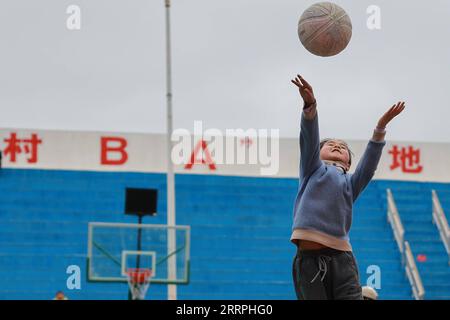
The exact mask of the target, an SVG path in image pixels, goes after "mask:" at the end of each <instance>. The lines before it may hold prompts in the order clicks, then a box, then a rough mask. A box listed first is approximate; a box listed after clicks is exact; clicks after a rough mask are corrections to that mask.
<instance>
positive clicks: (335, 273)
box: [291, 75, 405, 300]
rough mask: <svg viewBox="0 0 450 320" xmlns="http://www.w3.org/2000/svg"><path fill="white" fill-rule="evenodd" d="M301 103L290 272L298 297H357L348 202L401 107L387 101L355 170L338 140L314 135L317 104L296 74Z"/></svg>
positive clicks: (366, 176)
mask: <svg viewBox="0 0 450 320" xmlns="http://www.w3.org/2000/svg"><path fill="white" fill-rule="evenodd" d="M292 82H293V83H294V84H295V85H296V86H297V87H298V88H299V92H300V95H301V97H302V98H303V102H304V106H303V112H302V119H301V131H300V186H299V191H298V193H297V197H296V199H295V205H294V223H293V228H292V229H293V232H292V236H291V241H292V242H293V243H295V244H296V245H297V254H296V256H295V258H294V263H293V270H292V273H293V278H294V286H295V291H296V294H297V298H298V299H300V300H310V299H314V300H322V299H347V300H362V299H363V297H362V289H361V285H360V283H359V273H358V268H357V265H356V261H355V258H354V256H353V254H352V247H351V245H350V242H349V237H348V233H349V230H350V226H351V223H352V206H353V202H354V201H355V200H356V198H357V197H358V195H359V194H360V193H361V192H362V191H363V190H364V188H365V187H366V186H367V184H368V183H369V181H370V180H371V179H372V177H373V175H374V173H375V170H376V168H377V165H378V162H379V160H380V157H381V152H382V150H383V147H384V145H385V144H386V142H385V141H384V136H385V133H386V130H385V128H386V125H387V124H388V123H389V122H390V121H391V120H392V119H393V118H394V117H395V116H397V115H398V114H400V113H401V112H402V111H403V109H404V108H405V103H404V102H399V103H397V104H396V105H394V106H392V107H391V108H390V109H389V110H388V111H387V112H386V113H385V114H384V115H383V116H382V117H381V118H380V120H379V121H378V124H377V126H376V128H375V130H374V132H373V136H372V139H371V140H370V141H369V143H368V145H367V148H366V150H365V152H364V154H363V156H362V158H361V160H360V161H359V163H358V165H357V167H356V169H355V172H354V173H353V174H349V173H348V170H349V169H350V165H351V151H350V149H349V148H348V146H347V144H346V143H345V142H344V141H341V140H337V139H327V140H323V141H321V142H320V141H319V124H318V119H317V105H316V99H315V97H314V93H313V89H312V87H311V85H310V84H309V83H308V82H307V81H306V80H305V79H303V78H302V77H301V76H300V75H297V77H296V78H295V80H292Z"/></svg>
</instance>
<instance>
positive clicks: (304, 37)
mask: <svg viewBox="0 0 450 320" xmlns="http://www.w3.org/2000/svg"><path fill="white" fill-rule="evenodd" d="M298 36H299V38H300V41H301V43H302V44H303V46H304V47H305V48H306V49H307V50H308V51H309V52H311V53H312V54H315V55H318V56H321V57H330V56H334V55H336V54H338V53H339V52H341V51H342V50H344V49H345V48H346V47H347V45H348V43H349V42H350V39H351V37H352V22H351V20H350V17H349V16H348V15H347V13H346V12H345V11H344V9H342V8H341V7H339V6H338V5H336V4H334V3H331V2H319V3H316V4H313V5H312V6H311V7H309V8H308V9H306V10H305V12H303V14H302V16H301V17H300V21H299V22H298Z"/></svg>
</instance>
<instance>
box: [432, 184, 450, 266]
mask: <svg viewBox="0 0 450 320" xmlns="http://www.w3.org/2000/svg"><path fill="white" fill-rule="evenodd" d="M431 198H432V201H433V223H434V224H435V225H436V227H437V228H438V230H439V234H440V236H441V240H442V242H443V243H444V246H445V250H446V251H447V254H448V264H449V265H450V229H449V227H448V222H447V218H446V217H445V213H444V210H443V209H442V206H441V202H440V201H439V198H438V196H437V193H436V191H435V190H431Z"/></svg>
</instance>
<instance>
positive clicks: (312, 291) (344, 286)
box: [292, 248, 363, 300]
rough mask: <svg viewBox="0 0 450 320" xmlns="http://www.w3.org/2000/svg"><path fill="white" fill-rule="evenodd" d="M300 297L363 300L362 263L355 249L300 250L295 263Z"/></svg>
mask: <svg viewBox="0 0 450 320" xmlns="http://www.w3.org/2000/svg"><path fill="white" fill-rule="evenodd" d="M292 276H293V278H294V286H295V293H296V294H297V298H298V299H299V300H362V299H363V297H362V289H361V285H360V283H359V273H358V267H357V265H356V260H355V257H354V256H353V253H352V252H351V251H339V250H334V249H331V248H326V249H320V250H298V251H297V255H296V256H295V258H294V263H293V266H292Z"/></svg>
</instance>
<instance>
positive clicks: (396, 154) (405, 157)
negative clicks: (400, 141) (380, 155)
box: [389, 145, 423, 173]
mask: <svg viewBox="0 0 450 320" xmlns="http://www.w3.org/2000/svg"><path fill="white" fill-rule="evenodd" d="M389 154H392V164H391V166H390V169H391V170H394V169H396V168H398V167H401V170H402V172H405V173H420V172H422V169H423V167H422V166H421V165H420V149H413V147H412V146H409V147H408V148H404V147H402V148H401V149H400V150H399V149H398V147H397V146H396V145H394V147H393V148H392V149H391V150H389Z"/></svg>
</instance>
